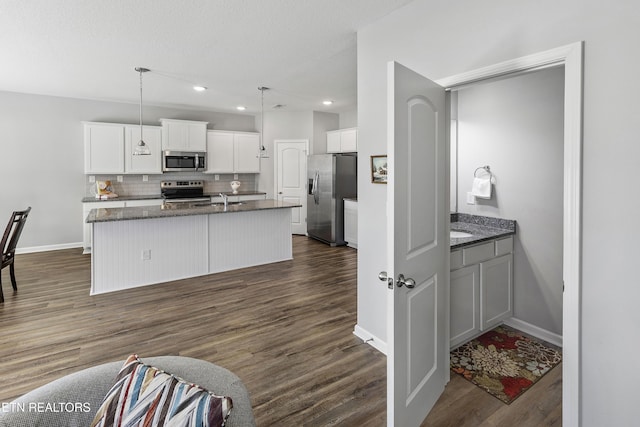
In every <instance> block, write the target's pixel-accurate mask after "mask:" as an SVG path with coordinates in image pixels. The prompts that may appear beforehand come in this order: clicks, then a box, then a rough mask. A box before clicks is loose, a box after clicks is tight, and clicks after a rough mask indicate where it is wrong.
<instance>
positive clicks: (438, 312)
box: [381, 62, 449, 427]
mask: <svg viewBox="0 0 640 427" xmlns="http://www.w3.org/2000/svg"><path fill="white" fill-rule="evenodd" d="M387 76H388V80H387V90H388V93H387V123H388V129H387V132H388V136H387V137H388V138H387V141H388V142H387V144H388V145H387V160H388V172H387V173H388V185H387V274H386V275H387V287H388V293H389V295H388V298H387V302H388V307H387V322H388V323H387V425H388V426H396V427H413V426H419V425H420V423H422V421H423V420H424V419H425V418H426V416H427V414H428V413H429V411H430V410H431V408H432V407H433V405H434V404H435V402H436V400H438V398H439V397H440V395H441V394H442V392H443V390H444V386H445V384H446V382H447V381H448V378H449V377H448V367H449V338H448V316H449V311H448V307H447V305H448V301H449V298H448V289H449V238H448V233H445V232H446V231H447V229H448V228H447V227H448V225H449V219H448V215H449V154H448V150H447V148H448V147H447V140H446V126H445V123H446V121H445V120H446V119H445V115H446V114H445V104H446V103H445V91H444V89H443V88H442V87H440V86H439V85H437V84H436V83H434V82H432V81H430V80H429V79H427V78H426V77H424V76H422V75H420V74H418V73H416V72H414V71H412V70H410V69H408V68H406V67H404V66H402V65H401V64H398V63H396V62H390V63H389V64H388V69H387ZM381 276H383V277H384V274H382V273H381Z"/></svg>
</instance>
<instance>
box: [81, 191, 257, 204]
mask: <svg viewBox="0 0 640 427" xmlns="http://www.w3.org/2000/svg"><path fill="white" fill-rule="evenodd" d="M220 193H222V194H224V195H226V196H255V195H263V194H264V195H266V194H267V193H265V192H263V191H238V192H237V193H235V194H233V192H231V191H222V192H218V193H204V194H203V197H215V196H219V195H220ZM154 199H162V196H161V195H160V194H151V195H146V196H118V197H115V198H113V199H96V198H95V197H84V198H83V199H82V203H90V202H117V201H118V200H122V201H127V200H154Z"/></svg>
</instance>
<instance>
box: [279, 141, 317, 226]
mask: <svg viewBox="0 0 640 427" xmlns="http://www.w3.org/2000/svg"><path fill="white" fill-rule="evenodd" d="M291 142H296V143H303V144H304V149H305V151H306V153H307V156H308V155H309V154H310V153H309V140H308V139H275V140H273V198H274V199H276V200H277V199H278V168H279V167H280V165H279V164H278V145H279V144H280V143H291ZM305 163H306V158H305ZM305 169H306V168H305ZM300 203H301V204H302V205H303V208H302V209H300V211H301V213H304V217H305V218H304V221H305V222H306V221H307V218H306V216H307V209H306V205H307V199H306V197H303V198H302V200H301V202H300Z"/></svg>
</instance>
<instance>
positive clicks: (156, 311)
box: [0, 236, 561, 426]
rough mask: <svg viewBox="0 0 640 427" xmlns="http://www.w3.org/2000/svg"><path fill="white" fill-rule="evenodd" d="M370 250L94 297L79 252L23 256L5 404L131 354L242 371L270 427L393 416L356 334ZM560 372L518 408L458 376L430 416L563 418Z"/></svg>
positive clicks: (372, 353) (3, 312) (378, 359)
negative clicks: (363, 255)
mask: <svg viewBox="0 0 640 427" xmlns="http://www.w3.org/2000/svg"><path fill="white" fill-rule="evenodd" d="M356 257H357V251H355V250H353V249H350V248H345V247H340V248H331V247H329V246H327V245H324V244H322V243H319V242H316V241H314V240H311V239H307V238H306V237H301V236H295V237H294V259H293V260H292V261H286V262H281V263H277V264H270V265H266V266H259V267H252V268H247V269H242V270H236V271H233V272H227V273H219V274H215V275H209V276H203V277H199V278H193V279H187V280H180V281H175V282H170V283H165V284H160V285H153V286H148V287H143V288H137V289H132V290H127V291H120V292H115V293H110V294H104V295H98V296H93V297H92V296H89V287H90V257H89V256H86V255H82V254H81V250H80V249H71V250H61V251H53V252H42V253H35V254H23V255H18V256H17V258H16V276H17V280H18V292H17V293H14V292H13V289H11V284H10V280H9V277H8V273H6V272H4V271H3V272H2V274H3V276H2V279H3V280H2V281H3V286H4V288H3V289H4V291H5V302H4V304H0V342H1V344H0V384H2V386H1V387H0V402H9V401H11V400H12V399H14V398H15V397H18V396H20V395H22V394H23V393H26V392H27V391H29V390H31V389H33V388H35V387H38V386H40V385H43V384H45V383H47V382H49V381H52V380H54V379H56V378H59V377H61V376H64V375H66V374H69V373H71V372H75V371H78V370H80V369H83V368H87V367H90V366H94V365H97V364H100V363H104V362H110V361H114V360H123V359H124V358H125V357H126V356H128V355H129V354H131V353H137V354H139V355H140V357H142V358H143V359H144V357H145V356H154V355H167V354H169V355H183V356H189V357H195V358H200V359H204V360H208V361H210V362H213V363H216V364H218V365H221V366H224V367H226V368H228V369H230V370H231V371H233V372H234V373H236V374H237V375H238V376H239V377H240V378H241V379H242V380H243V382H244V383H245V385H246V387H247V389H248V390H249V393H250V395H251V401H252V405H253V410H254V415H255V417H256V422H257V424H258V426H272V425H281V426H302V425H305V426H327V425H344V426H383V425H385V420H386V418H385V417H386V358H385V356H384V355H382V354H380V353H379V352H378V351H376V350H375V349H373V348H372V347H370V346H369V345H367V344H363V343H362V341H360V340H359V339H358V338H356V337H355V336H354V335H353V334H352V331H353V327H354V325H355V323H356V263H357V260H356ZM560 380H561V370H560V369H559V368H555V369H554V370H552V371H551V372H550V373H549V374H547V376H546V377H544V378H543V379H542V380H541V381H540V382H539V383H538V384H536V385H535V386H534V387H533V388H532V389H531V390H530V391H528V392H526V393H525V394H524V395H523V396H522V397H520V398H519V399H517V400H516V401H515V402H514V403H512V404H511V405H505V404H503V403H502V402H500V401H498V400H497V399H495V398H493V397H492V396H490V395H488V394H487V393H485V392H483V391H482V390H480V389H479V388H477V387H475V386H473V385H472V384H470V383H468V382H467V381H465V380H464V379H461V378H459V377H456V376H454V375H452V381H451V382H450V383H449V385H448V386H447V388H446V390H445V393H444V395H443V396H442V398H441V399H440V400H439V401H438V404H437V405H436V407H435V408H434V410H433V411H432V413H431V414H430V416H429V418H428V419H427V420H426V421H425V423H424V424H423V425H429V426H479V425H487V426H503V425H518V426H541V425H559V424H560V422H561V416H560V409H561V405H560V396H561V382H560Z"/></svg>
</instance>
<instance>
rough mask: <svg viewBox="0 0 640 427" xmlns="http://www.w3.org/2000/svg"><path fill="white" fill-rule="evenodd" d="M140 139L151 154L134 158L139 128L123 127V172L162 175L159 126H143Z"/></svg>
mask: <svg viewBox="0 0 640 427" xmlns="http://www.w3.org/2000/svg"><path fill="white" fill-rule="evenodd" d="M142 139H143V140H144V143H145V144H146V145H147V146H148V147H149V150H150V152H151V154H149V155H145V156H136V155H134V154H133V152H134V151H135V148H136V146H137V145H138V142H139V141H140V126H136V125H126V126H125V127H124V147H125V148H124V152H125V156H124V172H125V173H140V174H155V173H162V130H161V129H160V127H159V126H143V127H142Z"/></svg>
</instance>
